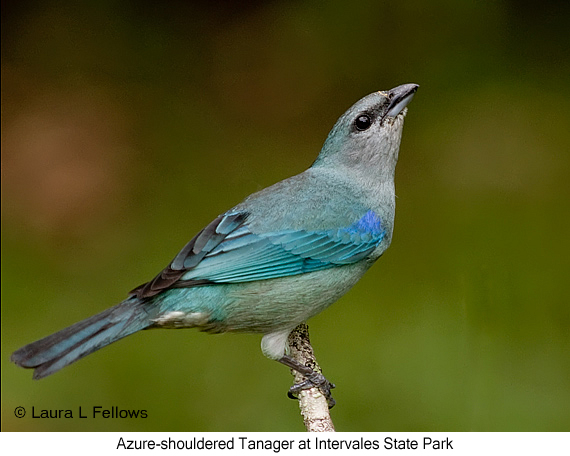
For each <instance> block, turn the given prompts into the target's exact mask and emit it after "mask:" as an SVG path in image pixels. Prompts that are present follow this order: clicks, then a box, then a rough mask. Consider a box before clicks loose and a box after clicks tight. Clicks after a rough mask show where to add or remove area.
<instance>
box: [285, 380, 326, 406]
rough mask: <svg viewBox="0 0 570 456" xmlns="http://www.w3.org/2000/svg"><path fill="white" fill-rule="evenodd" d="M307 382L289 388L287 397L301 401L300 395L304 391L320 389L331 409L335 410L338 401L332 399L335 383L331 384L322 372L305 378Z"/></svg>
mask: <svg viewBox="0 0 570 456" xmlns="http://www.w3.org/2000/svg"><path fill="white" fill-rule="evenodd" d="M305 378H306V380H304V381H302V382H301V383H296V384H294V385H293V386H292V387H291V388H289V392H288V393H287V396H289V398H290V399H299V393H300V392H301V391H303V390H308V389H311V388H318V389H319V391H320V392H321V393H322V394H323V395H324V396H325V398H326V400H327V403H328V405H329V409H331V408H333V407H334V406H335V404H336V401H335V400H334V398H333V397H332V394H331V390H332V389H333V388H334V387H335V384H334V383H331V382H329V381H328V380H327V379H326V377H325V376H324V375H323V374H321V373H320V372H315V371H313V373H312V374H309V375H306V376H305Z"/></svg>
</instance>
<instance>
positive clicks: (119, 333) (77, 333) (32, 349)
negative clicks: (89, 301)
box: [11, 297, 152, 379]
mask: <svg viewBox="0 0 570 456" xmlns="http://www.w3.org/2000/svg"><path fill="white" fill-rule="evenodd" d="M144 307H145V306H144V304H143V303H142V302H141V301H140V300H138V299H137V298H133V297H131V298H128V299H126V300H125V301H123V302H121V303H120V304H118V305H116V306H115V307H111V308H110V309H107V310H105V311H103V312H101V313H99V314H97V315H93V316H92V317H90V318H87V319H86V320H83V321H80V322H78V323H75V324H74V325H72V326H69V327H68V328H65V329H62V330H61V331H58V332H56V333H55V334H52V335H51V336H47V337H44V338H43V339H40V340H38V341H36V342H32V343H31V344H28V345H26V346H24V347H22V348H20V349H19V350H16V351H15V352H14V353H13V354H12V358H11V359H12V361H13V362H14V363H16V364H17V365H18V366H21V367H25V368H30V369H35V371H34V379H40V378H43V377H47V376H48V375H51V374H53V373H54V372H57V371H58V370H60V369H62V368H64V367H65V366H67V365H69V364H71V363H73V362H75V361H77V360H79V359H81V358H83V357H84V356H87V355H89V354H90V353H93V352H94V351H96V350H99V349H100V348H102V347H104V346H106V345H109V344H110V343H113V342H115V341H117V340H119V339H122V338H123V337H125V336H128V335H129V334H132V333H134V332H136V331H139V330H141V329H144V328H147V327H148V326H150V325H152V321H151V318H150V317H149V315H148V314H147V312H146V310H145V309H144Z"/></svg>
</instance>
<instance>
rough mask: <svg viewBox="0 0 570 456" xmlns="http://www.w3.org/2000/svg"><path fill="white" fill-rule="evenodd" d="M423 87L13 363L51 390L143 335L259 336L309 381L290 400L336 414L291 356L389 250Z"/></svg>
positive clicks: (340, 136)
mask: <svg viewBox="0 0 570 456" xmlns="http://www.w3.org/2000/svg"><path fill="white" fill-rule="evenodd" d="M418 87H419V86H418V85H417V84H403V85H400V86H397V87H395V88H393V89H391V90H387V91H378V92H373V93H371V94H369V95H367V96H365V97H364V98H362V99H360V100H359V101H357V102H356V103H355V104H354V105H353V106H351V107H350V108H349V109H348V110H347V111H346V112H345V113H344V114H343V115H342V116H341V117H340V118H339V119H338V121H337V122H336V123H335V125H334V126H333V128H332V130H331V131H330V133H329V134H328V136H327V138H326V140H325V142H324V144H323V146H322V149H321V151H320V153H319V155H318V156H317V158H316V160H315V161H314V162H313V164H312V165H311V166H310V167H309V168H308V169H306V170H305V171H303V172H302V173H300V174H297V175H295V176H292V177H289V178H287V179H285V180H282V181H280V182H278V183H276V184H274V185H271V186H269V187H267V188H265V189H263V190H261V191H258V192H256V193H253V194H251V195H250V196H248V197H247V198H245V200H243V201H242V202H241V203H239V204H237V205H236V206H234V207H233V208H232V209H230V210H228V211H227V212H224V213H223V214H221V215H219V216H218V217H216V218H215V219H214V220H213V221H212V222H211V223H210V224H209V225H207V226H206V227H205V228H204V229H203V230H201V231H200V232H199V233H198V234H197V235H196V236H194V237H193V238H192V239H191V240H190V241H189V242H188V243H187V244H186V245H185V246H184V247H183V248H182V250H180V252H179V253H178V254H177V255H176V256H175V257H174V259H173V260H172V261H171V262H170V263H169V264H168V266H166V267H165V268H164V269H163V270H162V271H161V272H160V273H159V274H158V275H157V276H156V277H154V278H153V279H152V280H150V281H149V282H146V283H144V284H142V285H140V286H138V287H137V288H135V289H133V290H132V291H131V292H130V293H129V294H128V297H127V298H126V299H125V300H124V301H122V302H120V303H119V304H117V305H115V306H114V307H111V308H109V309H107V310H104V311H102V312H101V313H98V314H96V315H94V316H92V317H90V318H87V319H85V320H83V321H80V322H78V323H75V324H73V325H72V326H69V327H67V328H65V329H62V330H60V331H59V332H56V333H54V334H52V335H49V336H47V337H44V338H43V339H40V340H38V341H36V342H32V343H30V344H28V345H25V346H24V347H22V348H20V349H18V350H16V351H15V352H14V353H13V354H12V356H11V360H12V361H13V362H14V363H15V364H16V365H18V366H21V367H24V368H30V369H34V373H33V378H34V379H41V378H44V377H47V376H48V375H51V374H53V373H55V372H57V371H59V370H60V369H62V368H64V367H66V366H68V365H69V364H71V363H73V362H75V361H77V360H79V359H81V358H83V357H85V356H87V355H89V354H91V353H93V352H95V351H96V350H99V349H100V348H102V347H105V346H106V345H109V344H111V343H113V342H116V341H118V340H119V339H122V338H124V337H126V336H128V335H131V334H133V333H135V332H138V331H140V330H143V329H150V328H165V329H177V328H197V329H199V330H201V331H206V332H210V333H223V332H243V333H257V334H261V335H262V339H261V350H262V352H263V354H264V355H265V356H266V357H268V358H270V359H272V360H276V361H279V362H280V363H282V364H284V365H286V366H288V367H289V368H292V369H294V370H297V371H298V372H300V373H302V374H303V375H304V377H305V379H306V380H304V381H303V382H301V383H298V384H296V385H293V386H292V387H291V389H290V390H289V393H288V394H289V396H290V397H297V394H298V393H299V392H300V391H301V390H303V389H308V388H312V387H317V388H319V389H320V390H321V391H322V392H323V394H324V395H325V396H326V397H327V400H328V401H329V407H332V406H333V405H334V399H332V396H331V393H330V389H331V388H334V385H333V384H332V383H330V382H329V381H328V380H327V379H326V378H325V377H324V376H323V375H322V374H321V373H319V372H316V371H314V370H312V369H311V368H310V367H307V366H304V365H303V364H302V363H300V362H298V361H296V360H295V359H293V358H292V357H291V356H289V354H288V349H287V338H288V336H289V334H290V333H291V331H292V330H293V329H294V328H295V327H297V326H298V325H299V324H300V323H303V322H305V321H306V320H308V319H309V318H311V317H313V316H315V315H316V314H318V313H320V312H321V311H323V310H324V309H326V308H327V307H329V306H330V305H331V304H332V303H334V302H335V301H337V300H338V299H339V298H340V297H341V296H343V295H344V294H345V293H346V292H347V291H348V290H349V289H350V288H352V286H354V285H355V284H356V283H357V282H358V280H359V279H360V278H361V277H362V276H363V275H364V273H365V272H366V271H367V270H368V269H369V268H370V267H371V266H372V264H373V263H374V262H375V261H376V260H377V259H378V258H380V256H381V255H382V254H383V253H384V251H385V250H386V249H387V248H388V246H389V245H390V243H391V240H392V233H393V228H394V214H395V186H394V175H395V168H396V162H397V160H398V153H399V148H400V141H401V137H402V130H403V125H404V117H405V115H406V113H407V107H406V106H407V105H408V103H409V102H410V100H411V99H412V97H413V96H414V94H415V93H416V91H417V89H418Z"/></svg>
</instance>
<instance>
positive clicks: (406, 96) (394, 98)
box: [386, 84, 419, 117]
mask: <svg viewBox="0 0 570 456" xmlns="http://www.w3.org/2000/svg"><path fill="white" fill-rule="evenodd" d="M418 87H419V85H418V84H403V85H401V86H398V87H395V88H393V89H392V90H390V91H388V98H389V99H390V105H389V106H388V110H387V111H386V115H387V116H390V117H396V116H397V115H398V114H400V113H401V112H402V110H403V109H404V108H405V107H406V106H407V105H408V103H409V102H410V101H412V98H413V97H414V94H415V93H416V90H418Z"/></svg>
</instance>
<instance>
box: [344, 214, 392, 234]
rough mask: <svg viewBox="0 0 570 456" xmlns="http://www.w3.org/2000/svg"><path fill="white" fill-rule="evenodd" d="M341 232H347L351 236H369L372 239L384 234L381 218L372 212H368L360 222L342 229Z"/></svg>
mask: <svg viewBox="0 0 570 456" xmlns="http://www.w3.org/2000/svg"><path fill="white" fill-rule="evenodd" d="M341 231H346V232H347V233H349V234H356V233H359V234H360V235H362V234H369V235H370V236H371V237H372V238H378V237H380V236H382V235H383V233H384V229H383V228H382V221H381V220H380V217H378V216H377V215H376V213H375V212H374V211H372V210H370V211H368V212H367V213H366V214H364V215H363V216H362V218H361V219H360V220H358V221H356V222H354V223H353V224H352V225H350V226H348V227H346V228H342V229H341Z"/></svg>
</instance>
